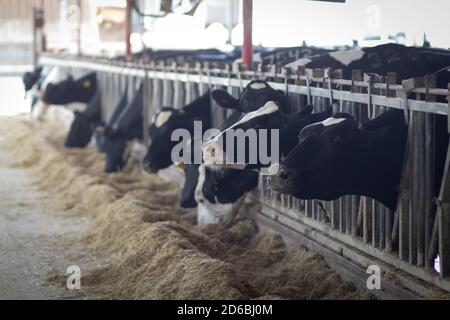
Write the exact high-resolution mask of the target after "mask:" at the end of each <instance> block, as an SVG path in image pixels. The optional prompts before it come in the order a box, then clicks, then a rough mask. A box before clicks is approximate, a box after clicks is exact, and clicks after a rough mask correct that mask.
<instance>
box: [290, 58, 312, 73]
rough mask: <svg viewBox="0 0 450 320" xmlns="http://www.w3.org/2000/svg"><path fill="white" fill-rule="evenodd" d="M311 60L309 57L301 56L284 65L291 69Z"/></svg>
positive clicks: (304, 64)
mask: <svg viewBox="0 0 450 320" xmlns="http://www.w3.org/2000/svg"><path fill="white" fill-rule="evenodd" d="M311 61H312V60H311V59H309V58H301V59H299V60H296V61H294V62H291V63H288V64H287V65H286V66H285V67H286V68H291V69H294V70H296V69H298V67H303V66H306V65H307V64H308V63H310V62H311Z"/></svg>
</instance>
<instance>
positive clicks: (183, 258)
mask: <svg viewBox="0 0 450 320" xmlns="http://www.w3.org/2000/svg"><path fill="white" fill-rule="evenodd" d="M0 134H1V135H2V138H3V139H2V145H3V146H2V148H8V149H10V152H11V153H12V154H14V157H12V158H11V165H14V166H22V167H28V168H30V169H31V170H32V171H33V173H34V174H35V177H36V184H37V185H38V186H39V187H40V188H42V189H44V190H46V191H47V192H48V194H49V196H51V197H54V199H55V201H59V202H61V209H62V210H61V212H62V213H63V214H76V215H82V216H83V217H85V218H86V219H88V221H89V222H90V223H89V225H90V227H89V230H88V231H87V232H86V233H85V234H81V235H80V236H79V238H77V239H74V240H73V241H79V242H81V243H82V244H83V246H84V247H85V248H86V250H85V251H83V252H77V253H71V254H72V256H71V257H70V258H71V261H74V259H76V258H77V255H78V258H80V259H87V258H90V259H91V260H96V259H98V260H99V261H100V260H101V261H103V263H102V264H99V265H96V264H93V267H92V266H91V268H90V271H89V272H88V273H87V274H86V273H84V274H83V278H82V284H83V286H88V287H89V290H90V291H92V292H94V293H95V294H96V295H98V296H100V297H103V298H131V299H264V298H270V299H367V298H371V296H370V295H369V294H368V293H366V292H359V291H357V290H355V289H354V287H353V286H352V285H351V284H349V283H346V282H344V281H343V280H341V279H340V277H339V276H338V275H337V274H336V273H334V272H333V271H332V270H330V268H329V267H328V266H327V264H326V263H325V262H324V260H323V259H321V258H320V257H319V256H317V255H315V254H313V253H311V252H308V251H306V250H305V249H303V248H301V247H299V246H295V245H288V244H286V243H284V241H283V240H282V238H281V237H280V236H277V235H269V234H261V233H258V232H257V229H256V227H255V225H254V224H253V223H252V222H251V221H249V220H246V219H241V220H239V221H238V222H237V223H236V224H235V225H233V226H232V227H231V228H228V229H226V228H224V227H221V226H218V225H210V226H196V225H195V214H184V213H182V212H180V211H179V210H178V209H177V208H176V204H177V197H178V194H179V189H178V186H177V185H176V184H173V183H169V182H165V181H163V180H161V179H160V178H159V177H158V176H156V175H155V176H148V175H146V176H144V175H142V174H141V173H140V171H139V169H138V168H137V167H136V166H133V165H130V166H128V167H127V168H126V169H125V171H124V173H118V174H111V175H106V174H104V173H103V171H102V170H103V165H104V159H103V156H102V155H99V154H96V152H95V150H94V148H93V147H90V148H87V149H85V150H67V149H64V148H63V147H62V145H63V141H64V137H65V134H66V129H65V128H64V127H62V126H61V125H58V124H56V123H51V122H48V121H47V122H45V123H37V122H34V121H31V120H27V119H25V118H24V117H22V118H9V119H2V120H1V127H0ZM75 261H76V260H75ZM61 277H62V275H61ZM52 279H53V280H55V279H58V275H53V277H52ZM61 279H62V278H61ZM61 279H60V280H61Z"/></svg>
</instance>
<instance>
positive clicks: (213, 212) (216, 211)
mask: <svg viewBox="0 0 450 320" xmlns="http://www.w3.org/2000/svg"><path fill="white" fill-rule="evenodd" d="M198 171H199V177H198V183H197V187H196V188H195V200H196V201H197V203H198V216H197V224H199V225H202V224H216V223H220V224H224V225H228V224H230V223H231V222H232V221H233V219H234V217H235V216H236V214H237V213H238V211H239V209H240V208H241V206H242V204H243V203H244V199H245V196H246V194H244V195H243V196H242V197H241V198H239V199H238V200H237V201H236V202H234V203H217V200H216V203H211V202H209V201H208V199H206V198H205V197H204V196H203V185H204V183H205V179H206V166H205V165H201V166H200V167H199V169H198Z"/></svg>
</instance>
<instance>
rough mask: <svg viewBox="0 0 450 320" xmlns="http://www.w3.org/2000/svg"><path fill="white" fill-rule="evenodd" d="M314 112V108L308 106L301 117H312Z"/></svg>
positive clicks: (301, 113) (302, 111)
mask: <svg viewBox="0 0 450 320" xmlns="http://www.w3.org/2000/svg"><path fill="white" fill-rule="evenodd" d="M312 112H313V106H312V105H307V106H306V107H304V108H303V109H302V110H301V111H300V116H301V117H307V116H310V115H311V113H312Z"/></svg>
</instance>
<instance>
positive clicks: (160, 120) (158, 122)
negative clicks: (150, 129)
mask: <svg viewBox="0 0 450 320" xmlns="http://www.w3.org/2000/svg"><path fill="white" fill-rule="evenodd" d="M171 116H172V111H163V112H160V113H159V114H158V115H157V116H156V119H155V121H154V122H155V126H156V127H157V128H159V127H161V126H163V125H164V124H165V123H166V122H167V121H168V120H169V119H170V117H171Z"/></svg>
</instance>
